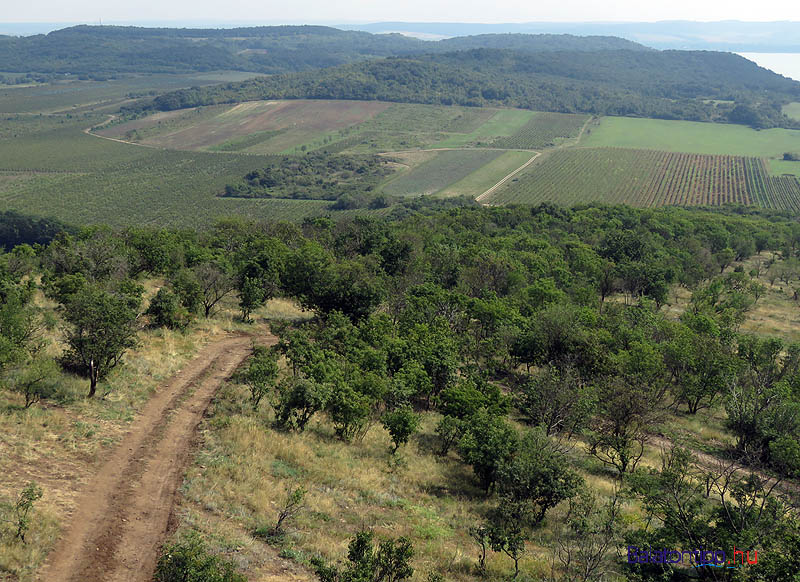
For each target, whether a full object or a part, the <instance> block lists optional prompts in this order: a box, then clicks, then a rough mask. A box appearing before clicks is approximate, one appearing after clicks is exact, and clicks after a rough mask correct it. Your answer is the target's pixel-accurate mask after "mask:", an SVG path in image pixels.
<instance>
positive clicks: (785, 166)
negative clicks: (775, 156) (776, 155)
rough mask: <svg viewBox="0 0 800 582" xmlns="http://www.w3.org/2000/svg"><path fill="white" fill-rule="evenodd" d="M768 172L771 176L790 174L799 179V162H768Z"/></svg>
mask: <svg viewBox="0 0 800 582" xmlns="http://www.w3.org/2000/svg"><path fill="white" fill-rule="evenodd" d="M769 171H770V174H772V175H773V176H784V175H788V174H792V175H794V176H797V177H798V178H800V162H788V161H784V160H769Z"/></svg>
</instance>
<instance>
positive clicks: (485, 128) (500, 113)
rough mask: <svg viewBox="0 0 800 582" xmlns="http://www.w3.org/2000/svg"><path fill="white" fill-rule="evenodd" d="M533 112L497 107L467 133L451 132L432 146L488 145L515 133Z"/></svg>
mask: <svg viewBox="0 0 800 582" xmlns="http://www.w3.org/2000/svg"><path fill="white" fill-rule="evenodd" d="M535 115H537V114H535V113H534V112H533V111H526V110H523V109H499V110H497V111H496V112H495V113H494V114H493V115H492V116H491V117H490V118H489V119H487V120H486V122H485V123H483V124H482V125H480V126H479V127H477V128H476V129H474V130H473V131H471V132H469V133H453V134H452V135H450V136H449V137H448V138H447V139H445V140H442V141H440V142H439V143H436V144H433V145H432V146H431V147H434V148H455V147H468V146H480V145H488V144H489V143H490V142H491V141H493V140H495V139H496V138H500V137H510V136H512V135H515V134H516V133H517V132H518V131H519V130H520V129H521V128H523V127H524V126H525V124H526V123H528V122H529V121H530V119H531V118H532V117H534V116H535Z"/></svg>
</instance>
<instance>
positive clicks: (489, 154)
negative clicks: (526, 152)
mask: <svg viewBox="0 0 800 582" xmlns="http://www.w3.org/2000/svg"><path fill="white" fill-rule="evenodd" d="M501 154H502V152H500V151H496V150H447V151H442V152H439V153H437V154H436V155H435V157H433V159H431V160H429V161H426V162H424V163H422V164H421V165H419V166H417V167H416V168H413V169H412V170H411V171H409V172H405V173H403V174H401V175H399V176H398V177H396V178H394V179H393V180H390V181H389V182H387V183H386V184H384V185H383V186H382V188H381V191H382V192H383V193H384V194H387V195H390V196H422V195H432V194H437V193H438V192H440V191H442V190H444V189H446V188H447V187H448V186H450V185H451V184H454V183H456V182H459V181H460V180H462V179H464V178H465V177H467V176H469V175H470V174H472V172H474V171H476V170H478V169H479V168H481V167H483V166H485V165H486V164H488V163H490V162H492V161H493V160H495V159H496V158H498V157H499V156H500V155H501ZM501 177H502V176H501Z"/></svg>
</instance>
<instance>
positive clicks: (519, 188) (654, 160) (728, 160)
mask: <svg viewBox="0 0 800 582" xmlns="http://www.w3.org/2000/svg"><path fill="white" fill-rule="evenodd" d="M595 200H597V201H604V202H609V203H619V204H633V205H636V206H663V205H709V206H714V205H721V204H757V205H760V206H765V207H768V208H784V209H793V210H798V209H800V181H798V180H797V178H795V177H793V176H780V177H774V176H770V175H769V171H768V169H767V166H766V163H765V161H764V160H763V159H760V158H745V157H739V156H710V155H700V154H679V153H671V152H660V151H653V150H629V149H617V148H594V149H569V150H560V151H556V152H552V153H551V154H549V155H547V156H543V158H542V159H541V161H539V162H537V163H535V164H533V165H531V167H530V168H529V169H527V170H526V171H525V172H523V173H521V174H520V175H519V176H518V177H517V178H515V179H513V180H511V181H510V182H509V183H508V184H506V185H504V186H503V187H502V188H499V189H498V190H497V192H495V193H494V194H493V195H492V196H490V197H489V198H488V199H487V200H485V202H487V203H489V204H509V203H522V204H536V203H539V202H545V201H553V202H559V203H562V204H567V205H571V204H579V203H583V202H590V201H595Z"/></svg>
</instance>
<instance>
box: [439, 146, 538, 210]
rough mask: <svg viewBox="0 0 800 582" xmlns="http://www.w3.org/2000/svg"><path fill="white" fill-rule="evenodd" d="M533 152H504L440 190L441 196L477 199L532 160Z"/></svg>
mask: <svg viewBox="0 0 800 582" xmlns="http://www.w3.org/2000/svg"><path fill="white" fill-rule="evenodd" d="M532 155H533V154H531V152H520V151H514V150H512V151H508V152H504V153H503V154H502V155H501V156H498V157H497V158H495V159H494V160H492V161H491V162H489V163H488V164H486V165H484V166H481V167H480V168H478V169H477V170H475V171H474V172H472V173H471V174H469V175H467V176H465V177H463V178H462V179H461V180H459V181H458V182H456V183H454V184H451V185H450V186H448V187H447V188H445V189H444V190H440V191H439V192H438V193H437V194H438V195H439V196H469V197H470V198H476V197H477V196H480V195H481V194H483V193H484V192H486V191H487V190H488V189H489V188H491V187H492V186H494V185H495V184H497V183H498V182H499V181H500V180H502V179H503V178H505V177H506V176H507V175H509V174H510V173H511V172H513V171H514V170H516V169H517V168H519V167H520V166H522V165H523V164H524V163H525V162H527V161H528V160H530V159H531V156H532Z"/></svg>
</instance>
